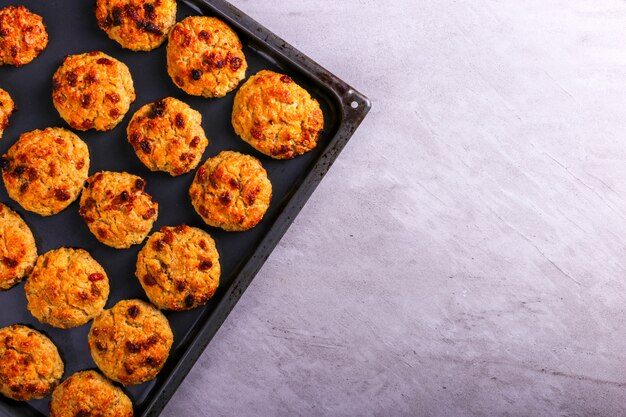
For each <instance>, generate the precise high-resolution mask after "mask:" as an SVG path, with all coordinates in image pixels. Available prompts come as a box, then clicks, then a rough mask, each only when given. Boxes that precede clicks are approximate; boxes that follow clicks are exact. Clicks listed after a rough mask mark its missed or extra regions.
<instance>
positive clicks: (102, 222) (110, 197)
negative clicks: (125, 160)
mask: <svg viewBox="0 0 626 417" xmlns="http://www.w3.org/2000/svg"><path fill="white" fill-rule="evenodd" d="M85 186H86V187H87V188H85V189H84V190H83V194H82V196H81V198H80V210H79V214H80V215H81V216H82V217H83V219H84V220H85V222H86V223H87V226H89V230H91V233H93V234H94V236H95V237H96V238H97V239H98V240H99V241H100V242H102V243H104V244H105V245H108V246H111V247H114V248H118V249H122V248H128V247H130V246H132V245H135V244H137V243H141V242H143V240H144V239H145V238H146V236H148V233H150V230H151V229H152V225H153V224H154V222H155V221H156V219H157V216H158V214H159V205H158V204H157V202H156V201H152V197H151V196H150V195H149V194H148V193H146V192H145V191H144V188H145V187H146V181H145V180H144V179H142V178H140V177H138V176H136V175H132V174H129V173H126V172H111V171H102V172H98V173H96V174H94V175H92V176H91V177H89V178H88V179H87V184H86V185H85Z"/></svg>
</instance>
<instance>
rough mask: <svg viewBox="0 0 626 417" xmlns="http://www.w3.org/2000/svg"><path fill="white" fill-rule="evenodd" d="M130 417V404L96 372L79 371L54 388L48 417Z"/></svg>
mask: <svg viewBox="0 0 626 417" xmlns="http://www.w3.org/2000/svg"><path fill="white" fill-rule="evenodd" d="M80 416H85V417H90V416H93V417H96V416H97V417H133V403H132V402H131V401H130V398H128V397H127V396H126V394H124V391H122V390H121V389H120V388H118V387H116V386H115V385H113V384H112V383H111V381H109V380H108V379H107V378H105V377H104V376H102V375H101V374H100V373H99V372H96V371H81V372H76V373H75V374H74V375H72V376H70V377H69V378H67V379H66V380H65V381H63V383H62V384H61V385H59V386H58V387H56V389H55V390H54V392H53V393H52V401H50V417H80Z"/></svg>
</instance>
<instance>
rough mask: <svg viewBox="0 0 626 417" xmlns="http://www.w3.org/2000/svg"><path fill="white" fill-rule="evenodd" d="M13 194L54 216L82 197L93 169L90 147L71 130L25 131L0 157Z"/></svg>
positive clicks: (28, 206) (26, 204)
mask: <svg viewBox="0 0 626 417" xmlns="http://www.w3.org/2000/svg"><path fill="white" fill-rule="evenodd" d="M0 165H1V166H2V179H3V180H4V185H5V186H6V189H7V193H8V194H9V197H11V198H12V199H13V200H15V201H17V202H18V203H19V204H20V205H21V206H22V207H24V208H25V209H26V210H29V211H32V212H35V213H37V214H41V215H42V216H51V215H53V214H56V213H58V212H60V211H61V210H63V209H65V208H66V207H67V206H69V205H70V204H71V203H72V202H73V201H74V200H76V199H77V198H78V195H79V194H80V192H81V190H82V188H83V185H84V184H85V180H86V179H87V175H88V171H89V148H87V145H86V144H85V142H83V141H82V140H81V139H80V138H79V137H78V136H76V135H75V134H74V133H72V132H70V131H69V130H67V129H63V128H59V127H49V128H47V129H44V130H33V131H32V132H27V133H23V134H22V135H21V136H20V139H19V140H18V141H17V142H15V143H14V144H13V146H11V148H9V151H8V152H7V153H6V154H5V155H4V156H3V157H2V159H1V160H0Z"/></svg>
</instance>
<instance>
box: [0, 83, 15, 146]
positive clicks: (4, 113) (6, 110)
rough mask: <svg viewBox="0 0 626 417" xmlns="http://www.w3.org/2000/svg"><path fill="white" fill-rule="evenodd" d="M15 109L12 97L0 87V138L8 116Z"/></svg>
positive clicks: (7, 121) (7, 122) (6, 124)
mask: <svg viewBox="0 0 626 417" xmlns="http://www.w3.org/2000/svg"><path fill="white" fill-rule="evenodd" d="M14 111H15V103H14V102H13V99H12V98H11V96H10V95H9V93H7V92H6V91H4V90H3V89H2V88H0V139H1V138H2V134H3V133H4V130H5V129H6V128H7V126H8V125H9V117H11V115H12V114H13V112H14Z"/></svg>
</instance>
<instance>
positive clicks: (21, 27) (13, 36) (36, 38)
mask: <svg viewBox="0 0 626 417" xmlns="http://www.w3.org/2000/svg"><path fill="white" fill-rule="evenodd" d="M46 46H48V32H46V26H45V25H44V23H43V19H42V18H41V16H39V15H38V14H35V13H33V12H31V11H30V10H28V9H27V8H26V7H24V6H9V7H5V8H4V9H0V65H14V66H16V67H21V66H22V65H25V64H28V63H29V62H31V61H32V60H33V59H35V58H36V57H37V56H38V55H39V54H40V53H41V51H43V50H44V49H46Z"/></svg>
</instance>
